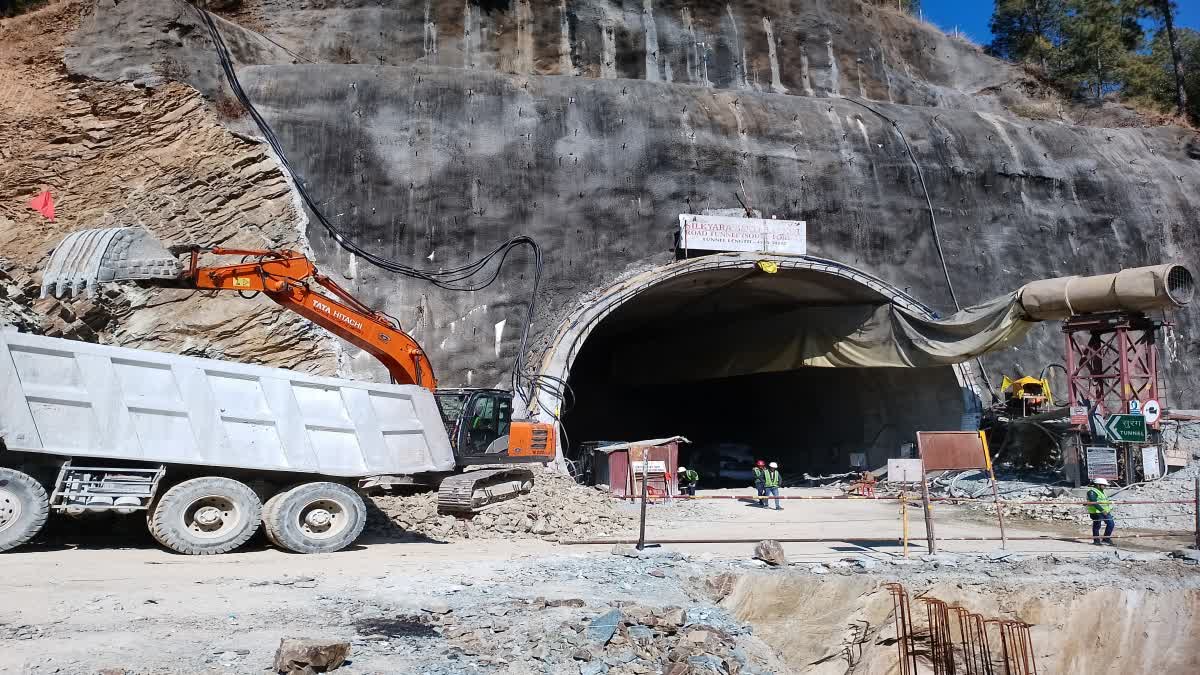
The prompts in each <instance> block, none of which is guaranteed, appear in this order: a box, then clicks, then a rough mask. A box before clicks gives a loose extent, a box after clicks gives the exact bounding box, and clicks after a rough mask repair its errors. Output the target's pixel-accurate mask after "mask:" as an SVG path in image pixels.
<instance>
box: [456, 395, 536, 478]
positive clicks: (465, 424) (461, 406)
mask: <svg viewBox="0 0 1200 675" xmlns="http://www.w3.org/2000/svg"><path fill="white" fill-rule="evenodd" d="M436 395H437V401H438V407H439V408H441V412H442V419H443V420H444V421H445V423H446V432H447V434H448V435H449V436H450V444H451V445H452V446H453V447H454V454H455V457H456V458H457V459H458V463H459V465H460V466H466V465H472V464H510V463H512V464H518V463H519V464H524V463H528V462H550V461H553V460H554V440H553V436H552V435H551V433H550V432H551V429H550V425H548V424H541V423H537V422H531V421H525V420H517V421H514V420H513V419H512V407H513V406H512V396H513V395H512V392H510V391H504V390H502V389H438V390H437V392H436Z"/></svg>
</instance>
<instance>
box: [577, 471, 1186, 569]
mask: <svg viewBox="0 0 1200 675" xmlns="http://www.w3.org/2000/svg"><path fill="white" fill-rule="evenodd" d="M617 498H618V499H638V497H636V496H633V497H617ZM774 499H778V500H780V501H875V502H880V501H888V502H897V503H899V505H900V514H899V520H900V521H901V522H900V525H901V533H900V536H899V537H897V540H898V542H900V544H901V545H902V546H903V549H904V555H905V556H906V557H907V556H908V546H909V542H910V537H909V516H908V506H909V505H910V504H915V503H916V502H917V499H918V496H917V495H912V496H910V495H908V494H907V493H901V494H900V495H897V496H880V495H780V496H778V497H776V496H774V495H771V496H763V495H758V494H746V495H676V496H667V497H666V498H665V499H660V500H656V501H672V500H678V501H704V500H737V501H742V502H747V503H753V502H765V501H769V500H774ZM919 500H920V503H921V507H922V512H923V516H924V519H925V540H926V548H927V550H928V551H929V552H931V553H932V552H935V551H936V550H937V542H939V541H1000V542H1002V546H1006V544H1007V542H1008V541H1088V540H1092V539H1094V537H1093V536H1079V537H1072V536H1065V535H1054V534H1047V535H1037V536H1015V537H1013V536H1008V534H1007V533H1006V532H1005V529H1004V521H1003V517H1002V513H1003V511H1004V509H1005V507H1011V506H1081V507H1086V506H1096V505H1099V504H1100V502H1091V501H1087V500H1070V501H1053V500H1045V499H1033V500H996V501H984V500H977V499H967V498H961V497H930V496H929V494H928V491H927V490H922V491H921V494H920V496H919ZM641 501H642V504H641V522H640V531H639V536H638V538H637V539H631V538H604V539H586V540H577V541H567V542H563V543H567V544H636V545H637V546H638V547H639V548H641V547H643V546H645V544H646V534H645V532H646V520H645V519H646V504H647V503H648V502H649V501H650V500H649V499H648V495H647V493H646V492H645V491H643V494H642V496H641ZM934 502H936V503H943V504H961V503H968V502H977V503H985V504H996V505H997V509H996V511H997V518H998V520H999V524H1000V536H998V537H993V536H965V537H962V536H960V537H937V536H935V532H934V519H933V512H932V509H931V508H930V506H931V504H932V503H934ZM1111 503H1112V505H1113V506H1115V507H1120V506H1122V505H1137V504H1154V505H1190V506H1192V509H1191V510H1192V513H1191V514H1187V513H1169V514H1161V515H1155V516H1130V517H1128V518H1122V520H1146V519H1151V518H1153V519H1162V518H1189V519H1192V520H1193V523H1194V528H1193V529H1192V530H1191V531H1185V530H1166V531H1162V532H1154V533H1139V534H1120V535H1112V536H1109V537H1104V539H1170V538H1184V537H1186V538H1189V539H1193V540H1194V542H1195V545H1196V547H1197V548H1200V478H1197V479H1196V480H1195V497H1194V498H1192V499H1162V500H1147V499H1136V500H1126V501H1113V502H1111ZM688 522H727V521H704V520H689V521H688ZM816 522H817V521H803V520H790V521H772V523H773V524H777V525H778V524H788V523H791V524H815V523H816ZM824 522H829V521H824ZM836 522H838V523H848V522H884V521H883V519H865V520H845V519H839V520H837V521H836ZM888 522H891V520H890V519H888ZM769 538H770V539H774V540H775V541H779V542H781V543H838V542H840V543H847V544H854V543H858V542H876V543H877V542H879V541H880V540H881V538H880V537H861V536H852V537H780V536H771V537H769ZM762 539H764V537H756V538H740V537H739V538H722V539H717V538H689V537H675V538H656V539H654V543H656V544H717V543H730V544H739V543H757V542H759V541H761V540H762Z"/></svg>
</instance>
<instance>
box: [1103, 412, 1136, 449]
mask: <svg viewBox="0 0 1200 675" xmlns="http://www.w3.org/2000/svg"><path fill="white" fill-rule="evenodd" d="M1104 431H1105V432H1106V433H1107V434H1108V440H1110V441H1112V442H1114V443H1145V442H1146V418H1145V417H1143V416H1141V415H1109V416H1108V421H1107V422H1105V424H1104Z"/></svg>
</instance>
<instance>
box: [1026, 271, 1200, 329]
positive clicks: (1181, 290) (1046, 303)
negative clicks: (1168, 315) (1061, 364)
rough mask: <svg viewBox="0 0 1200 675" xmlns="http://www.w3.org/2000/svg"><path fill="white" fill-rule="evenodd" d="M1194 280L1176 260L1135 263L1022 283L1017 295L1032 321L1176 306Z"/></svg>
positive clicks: (1184, 300)
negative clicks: (1111, 271)
mask: <svg viewBox="0 0 1200 675" xmlns="http://www.w3.org/2000/svg"><path fill="white" fill-rule="evenodd" d="M1194 292H1195V282H1194V281H1193V279H1192V273H1191V272H1190V271H1189V270H1188V268H1186V267H1184V266H1183V265H1180V264H1177V263H1167V264H1165V265H1154V266H1152V267H1134V268H1131V269H1126V270H1121V271H1120V272H1116V273H1114V274H1100V275H1096V276H1091V277H1079V276H1072V277H1059V278H1057V279H1044V280H1042V281H1034V282H1031V283H1028V284H1025V286H1023V287H1022V288H1021V290H1020V291H1018V292H1017V293H1018V298H1019V300H1020V303H1021V307H1022V309H1024V310H1025V315H1026V316H1027V317H1028V318H1029V319H1030V320H1033V321H1050V320H1057V319H1066V318H1069V317H1071V316H1075V315H1077V314H1095V313H1097V312H1116V311H1128V312H1145V311H1149V310H1153V309H1178V308H1180V307H1184V306H1186V305H1187V304H1188V303H1189V302H1191V301H1192V295H1193V293H1194Z"/></svg>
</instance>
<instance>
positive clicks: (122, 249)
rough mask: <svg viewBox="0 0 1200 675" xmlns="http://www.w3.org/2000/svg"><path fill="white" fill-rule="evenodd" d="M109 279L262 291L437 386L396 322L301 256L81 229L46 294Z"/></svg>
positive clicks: (406, 375) (396, 375) (399, 372)
mask: <svg viewBox="0 0 1200 675" xmlns="http://www.w3.org/2000/svg"><path fill="white" fill-rule="evenodd" d="M201 253H208V254H212V255H217V256H241V258H242V262H239V263H236V264H232V265H218V266H201V265H200V254H201ZM179 254H190V255H188V259H187V263H186V264H184V263H181V262H180V261H179V259H178V257H179ZM104 281H142V282H151V283H154V284H156V285H159V286H173V287H179V288H194V289H197V290H217V291H241V292H251V293H254V292H257V293H263V294H265V295H266V296H267V297H269V298H270V299H271V300H273V301H275V302H276V303H278V304H279V305H280V306H282V307H285V308H287V309H290V310H292V311H293V312H296V313H297V314H299V315H301V316H303V317H304V318H306V319H308V320H309V321H312V322H313V323H315V324H317V325H319V326H321V327H323V328H325V329H326V330H328V331H329V332H331V333H333V334H334V335H337V336H338V337H340V338H342V339H344V340H346V341H347V342H349V343H351V344H353V345H354V346H356V347H358V348H360V349H362V350H363V351H366V352H368V353H369V354H371V355H372V356H374V357H375V358H377V359H379V361H380V363H382V364H383V365H384V367H386V368H387V370H388V373H390V374H391V376H392V380H394V381H395V382H396V383H397V384H416V385H420V386H422V387H425V388H427V389H436V388H437V379H436V378H435V377H434V374H433V365H432V364H431V363H430V362H429V358H428V357H427V356H426V355H425V351H424V350H423V349H421V345H420V344H418V343H417V341H416V340H414V339H413V338H412V337H411V336H410V335H409V334H408V333H405V332H404V331H403V330H401V328H400V327H399V325H397V322H396V321H395V320H394V319H392V318H391V317H388V316H387V315H385V314H383V313H381V312H377V311H375V310H372V309H371V308H369V307H367V306H366V305H364V304H363V303H361V302H359V301H358V300H357V299H355V298H354V296H352V295H351V294H350V293H349V291H347V290H346V289H344V288H342V287H341V286H339V285H338V284H337V283H336V282H335V281H333V280H332V279H330V278H329V277H327V276H325V275H324V274H321V273H320V272H319V271H318V270H317V268H316V266H315V265H314V264H313V262H312V261H311V260H309V259H308V258H307V257H306V256H304V255H303V254H302V253H299V252H297V251H289V250H278V251H275V250H258V249H236V248H222V247H213V248H200V247H198V246H190V247H184V248H182V249H179V248H176V249H167V248H166V247H164V246H163V245H162V244H161V243H160V242H159V241H158V240H157V239H156V238H155V237H154V236H153V235H151V234H150V233H149V232H147V231H146V230H144V229H142V228H136V227H125V228H115V229H95V230H82V231H80V232H76V233H74V234H71V235H69V236H68V237H67V238H66V239H64V240H63V241H62V243H61V244H59V245H58V246H57V247H56V248H55V249H54V254H53V255H52V256H51V258H50V262H49V264H48V265H47V267H46V271H45V273H44V275H43V277H42V296H43V297H45V296H46V295H54V296H56V297H60V296H62V295H66V294H74V293H79V292H80V291H86V292H88V293H89V294H94V293H95V284H96V283H98V282H104ZM318 288H320V289H323V290H324V291H326V292H324V293H322V292H320V291H319V290H317V289H318Z"/></svg>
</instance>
